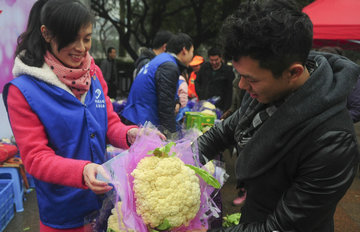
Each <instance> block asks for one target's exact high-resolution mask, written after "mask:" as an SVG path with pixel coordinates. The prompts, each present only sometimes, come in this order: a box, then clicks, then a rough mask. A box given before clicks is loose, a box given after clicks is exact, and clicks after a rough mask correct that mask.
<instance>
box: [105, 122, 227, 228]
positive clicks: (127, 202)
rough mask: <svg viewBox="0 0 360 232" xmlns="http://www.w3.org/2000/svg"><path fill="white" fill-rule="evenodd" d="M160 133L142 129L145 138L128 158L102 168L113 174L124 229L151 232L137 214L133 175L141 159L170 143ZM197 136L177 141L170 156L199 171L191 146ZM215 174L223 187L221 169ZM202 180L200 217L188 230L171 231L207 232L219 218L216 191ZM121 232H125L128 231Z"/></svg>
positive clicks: (138, 140) (110, 162)
mask: <svg viewBox="0 0 360 232" xmlns="http://www.w3.org/2000/svg"><path fill="white" fill-rule="evenodd" d="M157 133H158V132H157V131H156V130H153V129H149V128H143V131H142V134H141V135H140V136H138V138H137V139H136V141H135V143H134V144H133V145H132V146H131V148H130V149H129V150H128V153H127V154H125V155H121V156H119V157H115V158H113V159H112V160H110V161H108V162H107V165H104V166H103V167H104V169H105V170H106V171H107V172H109V173H110V176H111V177H112V180H111V181H110V182H111V183H112V184H113V185H114V186H115V189H116V191H117V193H118V194H119V196H120V198H121V201H122V207H121V211H122V215H123V223H124V225H125V226H126V228H128V229H132V230H134V231H137V232H146V231H148V230H147V227H146V225H145V224H144V223H143V220H142V218H141V217H140V216H139V215H138V214H137V213H136V204H135V196H134V191H133V180H134V178H133V176H131V173H132V171H133V170H134V169H135V168H136V166H137V164H138V163H139V161H140V160H141V159H143V158H144V157H146V156H149V155H147V153H148V152H149V151H150V150H154V149H155V148H157V147H161V146H164V145H165V144H167V143H168V142H165V141H162V140H161V139H160V138H159V136H158V135H157ZM197 135H198V134H197V133H195V132H193V133H192V132H188V134H187V135H185V137H184V138H183V139H181V140H178V141H174V142H175V143H176V145H175V146H173V147H172V148H171V151H170V153H169V154H172V152H176V153H177V154H178V157H179V158H180V159H181V160H182V161H183V162H184V163H185V164H191V165H194V166H197V167H199V166H200V165H199V160H198V155H197V154H194V153H193V151H192V148H191V144H192V142H193V141H195V139H196V137H197ZM216 170H218V175H217V176H218V177H217V176H214V177H215V178H217V179H218V180H219V182H220V184H221V185H223V184H224V181H225V180H226V173H225V171H224V170H223V169H221V168H217V169H216ZM219 170H220V172H219ZM219 173H220V175H219ZM224 177H225V178H224ZM199 180H200V182H199V183H200V192H201V204H200V209H199V211H198V213H197V215H196V216H195V218H194V219H193V220H192V221H191V222H190V223H189V225H188V226H186V227H185V226H181V227H178V228H173V229H172V230H171V231H194V230H200V229H202V230H206V229H207V228H208V218H209V217H211V216H215V217H216V216H217V213H218V212H219V209H218V208H217V207H216V205H215V204H214V203H213V201H212V200H211V199H210V194H211V193H212V192H213V190H214V188H213V187H211V186H209V185H207V184H206V183H205V182H204V181H203V180H202V179H201V178H199ZM119 224H120V223H119ZM121 229H123V230H125V228H121Z"/></svg>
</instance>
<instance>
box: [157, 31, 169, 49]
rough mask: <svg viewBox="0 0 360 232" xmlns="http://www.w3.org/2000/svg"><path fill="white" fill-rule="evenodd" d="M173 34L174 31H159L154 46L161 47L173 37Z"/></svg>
mask: <svg viewBox="0 0 360 232" xmlns="http://www.w3.org/2000/svg"><path fill="white" fill-rule="evenodd" d="M172 36H173V33H171V32H170V31H158V32H157V33H156V35H155V37H154V39H153V42H152V48H153V49H159V48H161V47H162V46H163V45H164V44H166V43H167V42H168V41H169V40H170V39H171V37H172Z"/></svg>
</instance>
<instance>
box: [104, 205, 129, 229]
mask: <svg viewBox="0 0 360 232" xmlns="http://www.w3.org/2000/svg"><path fill="white" fill-rule="evenodd" d="M117 204H118V209H121V201H119V202H118V203H117ZM119 220H120V221H121V227H122V228H124V229H120V226H119ZM125 231H127V232H135V231H134V230H131V229H126V228H125V225H124V223H123V222H122V214H121V211H120V212H119V214H118V213H117V210H116V208H115V207H114V208H113V209H112V210H111V215H110V217H109V218H108V228H107V231H106V232H125Z"/></svg>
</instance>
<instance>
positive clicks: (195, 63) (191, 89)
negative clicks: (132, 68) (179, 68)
mask: <svg viewBox="0 0 360 232" xmlns="http://www.w3.org/2000/svg"><path fill="white" fill-rule="evenodd" d="M202 63H204V58H203V57H202V56H194V58H193V59H192V61H191V62H190V64H189V65H190V67H191V69H192V72H191V74H190V78H189V84H188V96H189V98H197V99H198V95H197V94H196V91H195V80H196V76H197V73H198V72H199V71H200V68H201V64H202Z"/></svg>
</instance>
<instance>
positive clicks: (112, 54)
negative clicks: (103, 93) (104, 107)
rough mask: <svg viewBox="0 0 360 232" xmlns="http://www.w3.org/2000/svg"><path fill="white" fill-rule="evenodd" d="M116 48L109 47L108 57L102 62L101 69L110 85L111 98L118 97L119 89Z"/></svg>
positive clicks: (109, 93)
mask: <svg viewBox="0 0 360 232" xmlns="http://www.w3.org/2000/svg"><path fill="white" fill-rule="evenodd" d="M115 58H116V49H115V48H114V47H109V48H108V49H107V56H106V59H105V60H103V61H102V62H101V65H100V69H101V72H102V74H103V76H104V78H105V81H106V83H107V85H108V88H109V91H108V95H109V97H111V98H116V90H117V86H116V85H117V67H116V61H115Z"/></svg>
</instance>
